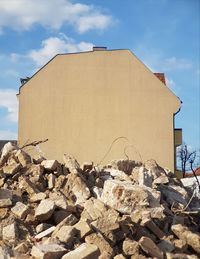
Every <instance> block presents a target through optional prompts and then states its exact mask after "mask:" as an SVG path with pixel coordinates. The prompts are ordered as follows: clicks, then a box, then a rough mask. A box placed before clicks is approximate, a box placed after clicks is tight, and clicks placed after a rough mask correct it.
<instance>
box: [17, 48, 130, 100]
mask: <svg viewBox="0 0 200 259" xmlns="http://www.w3.org/2000/svg"><path fill="white" fill-rule="evenodd" d="M119 50H128V51H129V49H109V50H107V49H105V50H101V51H119ZM91 52H96V50H89V51H79V52H72V53H58V54H56V55H55V56H54V57H52V58H51V59H50V60H49V61H48V62H47V63H46V64H44V65H43V66H42V67H41V68H40V69H38V70H37V71H36V72H35V73H34V74H33V75H32V76H31V77H30V78H29V80H28V81H26V82H25V83H24V84H23V85H20V87H19V93H18V94H17V96H18V95H20V90H21V88H22V87H23V86H25V85H26V84H27V83H28V82H29V81H30V80H31V79H32V78H33V77H34V76H36V75H37V74H38V73H39V72H40V71H41V70H42V69H43V68H45V67H46V66H47V65H48V64H49V63H50V62H51V61H52V60H54V59H55V58H56V57H57V56H64V55H77V54H85V53H91Z"/></svg>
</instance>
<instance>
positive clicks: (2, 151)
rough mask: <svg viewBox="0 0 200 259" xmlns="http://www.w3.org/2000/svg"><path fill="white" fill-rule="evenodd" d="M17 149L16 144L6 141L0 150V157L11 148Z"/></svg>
mask: <svg viewBox="0 0 200 259" xmlns="http://www.w3.org/2000/svg"><path fill="white" fill-rule="evenodd" d="M15 149H18V148H17V146H16V145H15V144H13V143H12V142H8V143H6V144H5V145H4V146H3V148H2V150H1V158H3V157H4V156H6V155H7V154H8V153H9V152H11V151H12V150H15Z"/></svg>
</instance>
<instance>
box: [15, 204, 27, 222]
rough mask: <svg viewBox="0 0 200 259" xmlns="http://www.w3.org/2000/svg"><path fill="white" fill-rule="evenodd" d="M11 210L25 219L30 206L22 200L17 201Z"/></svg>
mask: <svg viewBox="0 0 200 259" xmlns="http://www.w3.org/2000/svg"><path fill="white" fill-rule="evenodd" d="M11 211H12V213H13V214H14V215H15V216H17V217H19V218H20V219H24V218H25V217H26V216H27V215H28V213H29V207H28V206H27V205H25V204H24V203H22V202H17V203H16V204H15V206H14V207H12V209H11Z"/></svg>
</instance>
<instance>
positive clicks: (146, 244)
mask: <svg viewBox="0 0 200 259" xmlns="http://www.w3.org/2000/svg"><path fill="white" fill-rule="evenodd" d="M139 245H140V247H141V248H142V250H144V252H145V253H147V254H148V255H150V256H151V257H156V258H158V259H163V258H164V255H163V252H162V251H161V250H160V249H159V248H158V246H157V245H156V244H155V243H154V242H153V241H152V240H151V239H150V238H148V237H141V238H140V240H139Z"/></svg>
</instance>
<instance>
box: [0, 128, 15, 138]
mask: <svg viewBox="0 0 200 259" xmlns="http://www.w3.org/2000/svg"><path fill="white" fill-rule="evenodd" d="M0 139H1V140H16V139H17V133H16V132H13V131H11V130H0Z"/></svg>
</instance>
